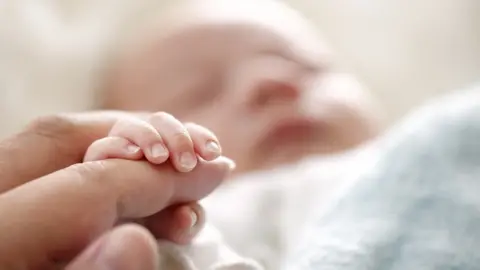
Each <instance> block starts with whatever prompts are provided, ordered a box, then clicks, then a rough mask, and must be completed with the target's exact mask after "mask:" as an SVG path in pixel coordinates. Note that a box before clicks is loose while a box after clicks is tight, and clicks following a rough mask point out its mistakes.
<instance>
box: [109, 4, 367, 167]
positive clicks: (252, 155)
mask: <svg viewBox="0 0 480 270" xmlns="http://www.w3.org/2000/svg"><path fill="white" fill-rule="evenodd" d="M227 2H228V1H227ZM202 8H204V7H203V6H202ZM217 8H218V6H217ZM272 8H278V7H272V6H270V9H272ZM228 10H229V8H228V7H226V8H225V13H222V14H223V16H217V15H215V14H217V13H211V14H210V13H208V12H207V11H208V9H203V10H202V12H201V13H200V12H199V11H198V10H197V11H196V13H195V14H197V15H198V16H196V17H195V16H189V18H192V17H194V18H195V19H192V20H187V21H185V22H182V23H180V24H176V25H175V27H174V28H172V29H170V31H169V32H168V35H163V36H159V37H154V38H152V39H148V42H144V44H143V45H142V46H141V47H138V48H137V49H136V50H134V51H132V53H131V54H128V55H126V56H125V57H124V58H122V59H120V61H119V62H118V65H117V66H116V67H115V69H114V70H113V72H112V74H111V77H110V80H109V81H108V83H107V88H106V99H105V104H106V107H107V108H111V109H123V110H149V111H158V110H163V111H167V112H169V113H172V114H173V115H175V116H176V117H178V118H179V119H181V120H183V121H192V122H197V123H199V124H201V125H204V126H206V127H208V128H210V129H211V130H213V131H214V132H215V133H216V134H217V135H218V137H219V139H220V141H221V143H222V145H223V149H224V153H225V154H226V155H227V156H229V157H231V158H233V159H234V160H235V161H236V162H237V166H238V169H239V170H240V171H247V170H252V169H259V168H264V167H270V166H275V165H277V164H279V163H286V162H291V161H295V160H298V159H299V158H301V157H303V156H305V155H307V154H313V153H330V152H335V151H339V150H343V149H345V148H348V147H351V146H353V145H356V144H358V143H360V142H362V141H364V140H365V139H367V138H369V137H370V136H372V130H371V129H370V128H371V126H370V122H369V121H365V119H363V118H362V117H361V116H360V114H361V112H360V111H359V110H358V108H356V104H354V103H351V102H350V101H349V99H348V98H345V99H342V97H341V96H339V95H333V96H334V98H332V95H330V94H331V93H333V92H335V89H334V88H335V87H337V86H339V85H340V86H342V87H343V88H345V85H346V84H345V79H344V78H345V77H335V76H334V74H333V73H331V71H330V70H329V68H330V67H329V61H330V55H329V53H328V51H326V50H325V46H324V44H322V43H321V42H318V40H316V39H315V38H314V37H313V36H309V35H308V31H309V29H308V28H307V29H305V28H302V25H301V23H300V24H299V23H298V20H296V19H294V18H292V17H291V16H290V17H288V16H287V17H286V18H287V19H291V21H292V24H288V20H278V19H279V18H282V17H281V16H280V17H278V16H277V17H275V16H273V17H272V18H276V19H277V20H278V21H277V23H275V22H272V21H271V20H269V19H268V16H269V15H270V14H269V13H266V14H265V16H263V17H258V16H250V15H248V16H244V17H241V16H240V17H235V16H237V15H235V14H237V13H232V16H227V15H226V14H228V12H227V11H228ZM186 14H188V13H186ZM239 14H242V13H241V12H240V13H239ZM282 16H285V15H284V14H282ZM186 17H187V15H186ZM280 23H283V25H279V24H280ZM287 25H295V27H297V29H295V27H294V26H292V27H291V29H287V30H285V29H282V27H283V26H287ZM287 28H288V27H287ZM298 29H300V30H301V31H303V32H301V31H300V32H299V31H297V30H298ZM288 30H290V31H288ZM296 35H298V38H295V36H296ZM315 42H317V43H315ZM332 78H337V79H332ZM348 79H350V78H348ZM319 81H320V82H322V83H321V84H314V82H319ZM347 87H353V88H355V87H358V86H357V85H354V84H350V85H349V86H347ZM322 88H325V89H328V91H325V95H323V94H322V93H323V91H324V90H323V89H322ZM341 90H343V91H344V92H347V93H348V91H345V89H341ZM352 90H353V91H354V92H358V89H352ZM313 93H315V95H313ZM327 93H328V94H327ZM347 95H348V94H347ZM313 96H316V97H318V102H313V103H314V106H313V110H312V109H311V108H312V106H310V109H309V110H307V109H306V106H305V104H306V103H305V100H309V101H310V104H312V102H311V101H312V97H313ZM357 115H358V116H357Z"/></svg>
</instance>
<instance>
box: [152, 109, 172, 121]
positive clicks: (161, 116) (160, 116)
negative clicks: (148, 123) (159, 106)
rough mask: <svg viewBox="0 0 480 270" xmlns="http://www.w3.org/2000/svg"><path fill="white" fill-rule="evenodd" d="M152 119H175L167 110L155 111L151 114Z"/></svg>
mask: <svg viewBox="0 0 480 270" xmlns="http://www.w3.org/2000/svg"><path fill="white" fill-rule="evenodd" d="M150 119H152V120H170V119H175V117H174V116H173V115H171V114H169V113H167V112H163V111H161V112H156V113H153V114H152V116H151V117H150Z"/></svg>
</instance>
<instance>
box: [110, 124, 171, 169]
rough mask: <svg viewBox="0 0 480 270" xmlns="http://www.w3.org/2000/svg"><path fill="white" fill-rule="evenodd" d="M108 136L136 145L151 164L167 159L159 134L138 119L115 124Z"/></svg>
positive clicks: (166, 151)
mask: <svg viewBox="0 0 480 270" xmlns="http://www.w3.org/2000/svg"><path fill="white" fill-rule="evenodd" d="M110 136H115V137H122V138H125V139H127V140H129V141H131V142H132V143H134V144H136V145H138V146H139V147H140V148H141V149H142V151H143V153H144V155H145V157H146V158H147V159H148V161H150V162H151V163H153V164H160V163H163V162H165V161H166V160H167V159H168V156H169V152H168V149H167V148H166V146H165V144H164V142H163V140H162V137H161V136H160V134H158V132H157V130H156V129H155V128H154V127H153V126H152V125H150V124H149V123H147V122H145V121H142V120H140V119H137V118H128V119H123V120H121V121H119V122H117V124H115V126H113V128H112V130H111V131H110Z"/></svg>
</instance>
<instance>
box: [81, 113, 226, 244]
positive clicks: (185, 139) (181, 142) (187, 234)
mask: <svg viewBox="0 0 480 270" xmlns="http://www.w3.org/2000/svg"><path fill="white" fill-rule="evenodd" d="M221 155H222V150H221V146H220V143H219V142H218V139H217V137H216V136H215V134H213V133H212V132H211V131H210V130H208V129H206V128H205V127H203V126H200V125H197V124H193V123H186V124H183V123H181V122H180V121H179V120H177V119H176V118H175V117H174V116H172V115H171V114H168V113H165V112H158V113H154V114H151V115H150V116H149V117H148V119H140V118H134V117H126V118H124V119H122V120H120V121H118V122H117V123H116V124H115V125H114V126H113V127H112V129H111V130H110V132H109V134H108V136H107V137H105V138H102V139H99V140H97V141H95V142H94V143H92V145H90V147H89V148H88V150H87V152H86V154H85V157H84V162H89V161H98V160H104V159H111V158H115V159H128V160H147V161H148V162H150V163H152V164H154V165H161V164H164V165H163V166H171V167H172V168H173V169H174V170H177V171H178V172H179V173H188V172H190V171H192V170H193V169H194V168H195V167H196V165H197V164H198V163H199V162H208V161H212V160H214V159H217V158H225V157H221ZM167 162H168V163H170V164H165V163H167ZM231 166H232V169H233V167H234V166H235V164H234V163H233V161H232V162H231ZM166 188H168V187H166ZM173 188H175V187H173ZM198 188H200V189H203V188H211V187H198ZM178 203H179V204H178V205H175V206H173V207H171V208H170V209H167V210H166V211H164V212H162V213H160V214H163V215H170V217H171V218H169V219H162V220H163V221H165V220H168V221H167V222H172V223H173V225H174V226H171V225H172V223H170V224H165V223H162V224H158V223H157V224H155V223H154V222H153V223H150V224H145V226H146V227H147V228H149V229H150V230H153V231H155V234H156V235H160V236H162V238H164V239H166V240H170V241H172V242H175V243H177V244H188V243H189V242H190V241H191V240H192V239H193V237H194V236H195V235H196V234H197V233H198V232H200V230H201V229H202V227H203V224H204V223H205V221H204V213H203V210H202V208H201V207H200V205H198V204H197V203H196V202H182V201H179V202H178ZM172 228H174V229H172Z"/></svg>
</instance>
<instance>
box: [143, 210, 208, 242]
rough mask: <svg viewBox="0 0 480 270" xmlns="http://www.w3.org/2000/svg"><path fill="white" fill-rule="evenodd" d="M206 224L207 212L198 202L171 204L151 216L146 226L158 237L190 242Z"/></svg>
mask: <svg viewBox="0 0 480 270" xmlns="http://www.w3.org/2000/svg"><path fill="white" fill-rule="evenodd" d="M204 225H205V212H204V210H203V208H202V206H201V205H199V204H198V203H190V204H185V205H175V206H171V207H170V208H169V209H166V210H164V211H162V212H160V213H158V214H155V215H153V216H151V217H149V218H148V219H147V220H146V223H145V226H146V227H147V228H148V229H149V230H150V231H151V232H152V234H153V235H155V237H156V238H159V239H165V240H169V241H172V242H175V243H177V244H180V245H186V244H189V243H190V242H191V241H192V239H193V238H194V237H195V236H196V235H197V234H198V233H199V232H200V230H201V229H202V228H203V226H204Z"/></svg>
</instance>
